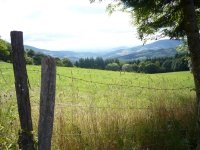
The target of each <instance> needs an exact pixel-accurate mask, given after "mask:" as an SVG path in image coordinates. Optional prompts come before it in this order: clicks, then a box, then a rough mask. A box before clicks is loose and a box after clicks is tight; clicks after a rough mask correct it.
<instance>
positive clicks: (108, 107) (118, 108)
mask: <svg viewBox="0 0 200 150" xmlns="http://www.w3.org/2000/svg"><path fill="white" fill-rule="evenodd" d="M31 106H33V107H41V105H40V104H32V105H31ZM73 107H74V108H89V109H109V110H110V109H117V110H151V111H152V110H153V108H154V106H147V107H131V106H129V107H113V106H97V105H95V106H94V105H93V106H90V105H72V104H66V103H55V108H73ZM194 107H195V106H193V105H192V104H191V105H184V106H181V109H188V108H194ZM177 108H179V107H169V108H167V109H166V111H169V110H170V111H171V110H177Z"/></svg>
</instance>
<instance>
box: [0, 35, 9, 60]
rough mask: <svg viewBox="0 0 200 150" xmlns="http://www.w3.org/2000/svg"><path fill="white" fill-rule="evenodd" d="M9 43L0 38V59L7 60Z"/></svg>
mask: <svg viewBox="0 0 200 150" xmlns="http://www.w3.org/2000/svg"><path fill="white" fill-rule="evenodd" d="M10 51H11V45H10V44H9V43H8V42H6V41H4V40H2V39H1V38H0V60H3V61H6V62H9V61H10V60H11V59H10Z"/></svg>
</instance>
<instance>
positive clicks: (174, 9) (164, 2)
mask: <svg viewBox="0 0 200 150" xmlns="http://www.w3.org/2000/svg"><path fill="white" fill-rule="evenodd" d="M194 6H195V13H196V14H195V15H196V17H197V22H198V26H199V25H200V0H195V1H194ZM108 10H109V11H110V12H112V11H116V10H121V11H126V12H129V13H131V15H132V18H133V21H132V22H133V24H134V25H136V27H137V32H138V36H139V38H140V39H148V38H155V39H157V38H159V37H165V36H169V37H170V38H180V37H185V36H186V32H185V29H184V22H186V18H185V17H184V13H183V3H182V0H117V1H115V2H114V3H111V4H109V5H108ZM155 33H156V36H155Z"/></svg>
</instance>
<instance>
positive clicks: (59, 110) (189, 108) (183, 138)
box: [0, 64, 197, 150]
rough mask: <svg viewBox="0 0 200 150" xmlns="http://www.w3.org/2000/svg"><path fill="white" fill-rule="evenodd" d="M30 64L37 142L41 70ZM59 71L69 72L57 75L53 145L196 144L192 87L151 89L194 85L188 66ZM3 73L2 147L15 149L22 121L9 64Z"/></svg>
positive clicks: (137, 149) (128, 149) (100, 148)
mask: <svg viewBox="0 0 200 150" xmlns="http://www.w3.org/2000/svg"><path fill="white" fill-rule="evenodd" d="M1 67H2V66H0V68H1ZM4 67H11V66H10V65H9V64H5V65H4ZM33 69H34V70H39V68H38V67H36V66H28V70H29V71H28V72H29V80H30V83H31V89H30V98H31V105H32V118H33V126H34V131H33V132H34V135H35V141H36V142H37V124H38V115H39V92H40V74H39V73H38V72H37V71H36V72H33V71H31V70H33ZM58 74H62V75H66V76H71V77H72V78H67V77H66V76H57V91H56V93H57V95H56V107H55V118H54V129H53V137H52V149H53V150H82V149H84V150H143V149H144V150H146V149H148V150H151V149H152V150H157V149H158V150H160V149H166V150H168V149H170V150H171V149H172V150H179V149H180V150H184V149H185V150H188V149H194V147H195V146H196V140H197V125H196V120H197V119H196V107H195V92H194V91H190V89H185V90H163V91H162V90H152V89H151V88H155V87H156V88H164V89H166V88H169V89H173V88H182V87H191V88H192V87H193V85H194V84H193V80H192V76H191V74H190V73H189V72H182V73H170V74H156V75H144V74H134V73H119V72H109V71H99V70H87V69H74V68H58ZM0 76H1V75H0ZM4 78H5V79H3V78H0V85H1V86H0V149H17V139H18V129H19V128H20V127H19V120H18V114H17V106H16V97H15V91H14V85H13V82H14V81H13V74H12V70H5V71H4ZM75 78H82V79H85V80H87V81H89V82H84V81H81V80H76V79H75ZM5 80H6V81H5ZM93 81H95V82H103V83H107V84H109V83H112V84H110V85H106V84H102V85H101V84H100V85H99V84H97V83H92V82H93ZM113 83H114V84H116V85H113ZM117 84H120V85H122V84H123V85H129V86H127V87H122V86H117ZM130 85H137V86H141V87H149V89H145V88H134V87H130Z"/></svg>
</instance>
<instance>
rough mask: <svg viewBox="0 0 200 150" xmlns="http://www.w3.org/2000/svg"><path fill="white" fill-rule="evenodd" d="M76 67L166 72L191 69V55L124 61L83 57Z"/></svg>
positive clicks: (179, 54)
mask: <svg viewBox="0 0 200 150" xmlns="http://www.w3.org/2000/svg"><path fill="white" fill-rule="evenodd" d="M75 66H76V67H80V68H90V69H102V70H112V71H127V72H140V73H164V72H175V71H188V70H189V56H188V54H187V53H185V52H183V53H177V54H176V55H175V56H174V57H166V58H148V59H144V60H133V61H129V62H122V61H119V60H118V59H105V60H104V59H103V58H101V57H97V58H81V59H79V61H76V62H75Z"/></svg>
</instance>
